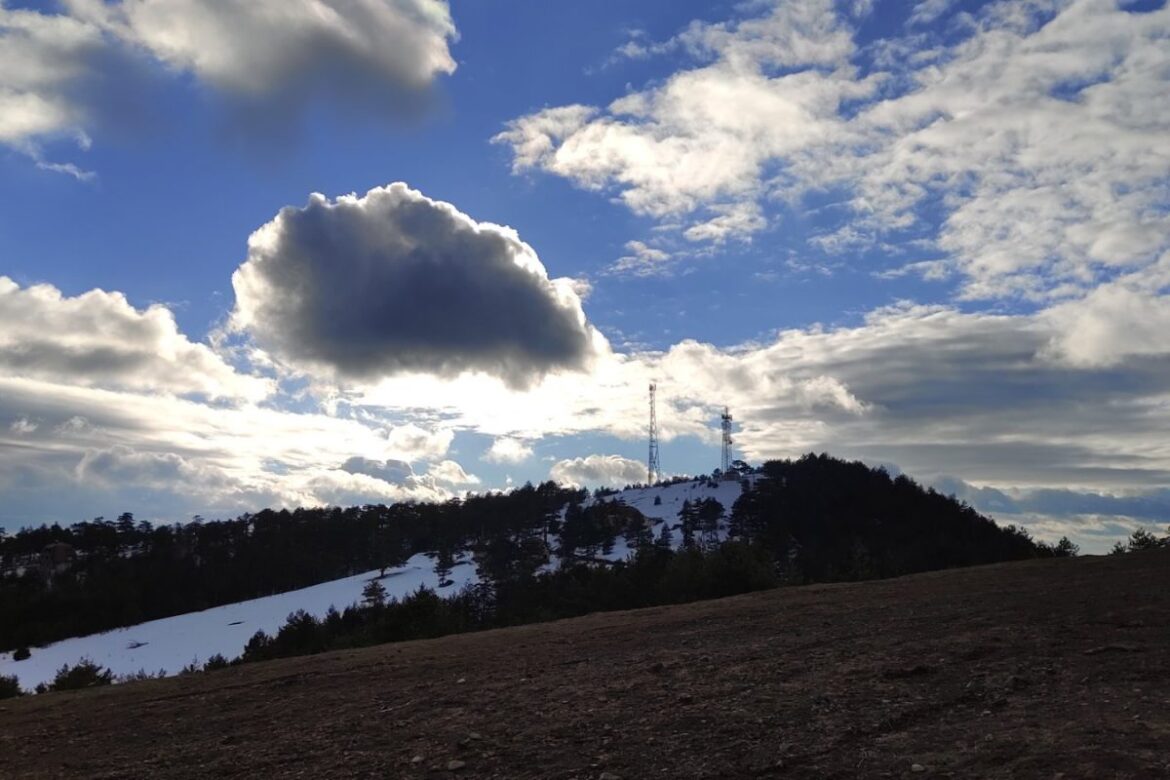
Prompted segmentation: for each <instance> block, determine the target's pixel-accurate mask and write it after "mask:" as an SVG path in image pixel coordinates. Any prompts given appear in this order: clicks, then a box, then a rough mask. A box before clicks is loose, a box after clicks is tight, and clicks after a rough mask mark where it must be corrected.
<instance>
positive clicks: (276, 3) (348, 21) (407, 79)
mask: <svg viewBox="0 0 1170 780" xmlns="http://www.w3.org/2000/svg"><path fill="white" fill-rule="evenodd" d="M67 5H68V7H69V8H70V10H71V11H72V12H73V14H74V15H75V16H77V17H79V18H81V19H84V20H86V21H88V22H92V23H94V24H97V25H100V26H101V27H102V28H104V29H106V30H109V31H111V32H112V33H114V34H115V35H117V36H118V37H119V38H121V39H123V40H125V41H127V42H128V43H131V44H133V45H135V46H140V47H142V48H144V49H146V50H148V51H150V52H151V53H152V54H153V55H154V56H155V57H157V58H158V59H159V60H161V61H162V62H164V63H166V64H167V65H169V66H171V67H172V68H175V69H176V70H183V71H190V72H192V73H194V74H195V75H196V76H197V77H198V78H199V79H201V80H204V81H207V82H208V83H211V84H214V85H215V86H217V87H219V88H221V89H224V90H229V91H232V92H238V93H244V94H254V95H264V94H271V93H281V92H288V91H298V92H300V91H303V90H322V91H324V90H326V89H329V88H344V87H346V84H345V83H344V82H343V81H342V79H345V78H357V79H371V80H374V81H375V82H376V83H379V84H381V85H383V86H384V87H387V88H407V89H423V88H426V87H427V86H429V85H430V83H431V82H432V80H433V79H434V78H435V77H436V76H439V75H442V74H450V73H453V72H454V71H455V61H454V59H452V57H451V53H450V51H449V50H448V41H450V40H452V39H454V38H455V37H456V31H455V25H454V23H453V22H452V21H451V13H450V10H449V9H448V7H447V3H446V2H445V0H395V1H394V2H385V1H384V0H121V1H120V2H115V3H105V2H100V0H67Z"/></svg>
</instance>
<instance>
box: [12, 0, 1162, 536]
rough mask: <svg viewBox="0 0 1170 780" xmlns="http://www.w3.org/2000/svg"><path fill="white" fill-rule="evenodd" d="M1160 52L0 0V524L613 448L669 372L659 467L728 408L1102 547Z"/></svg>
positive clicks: (832, 11)
mask: <svg viewBox="0 0 1170 780" xmlns="http://www.w3.org/2000/svg"><path fill="white" fill-rule="evenodd" d="M1167 81H1170V10H1168V9H1167V8H1166V6H1165V3H1164V2H1153V1H1149V0H1143V1H1142V2H1130V3H1126V2H1119V1H1118V2H1115V1H1114V0H1003V1H1002V2H968V1H962V2H960V1H956V0H925V1H924V2H919V3H896V2H893V0H872V1H867V0H849V1H848V2H845V1H842V2H832V1H831V0H793V1H792V2H778V1H776V2H767V1H764V0H758V1H756V2H748V3H739V2H716V3H711V2H703V3H699V2H677V0H670V1H669V2H668V1H667V0H652V1H650V0H648V1H646V2H636V3H634V2H631V3H592V4H564V3H538V2H496V3H483V2H475V1H474V0H452V2H450V4H449V5H448V4H446V3H444V2H441V1H440V0H393V1H391V0H360V1H358V2H351V3H342V2H332V1H326V0H297V2H251V3H244V2H214V3H213V2H209V0H117V1H115V2H105V3H101V2H92V1H91V0H69V2H61V3H56V2H38V3H27V2H12V1H11V0H9V2H0V204H3V207H2V208H0V276H2V277H5V279H4V280H3V281H0V366H2V367H3V371H2V372H0V374H2V375H3V378H0V464H3V466H4V468H3V469H0V492H2V493H3V495H4V496H5V501H4V502H3V507H2V508H0V525H6V526H8V527H17V526H20V525H23V524H28V523H35V522H42V521H53V520H59V521H62V522H73V521H76V520H79V519H83V518H88V517H92V516H96V515H115V514H117V513H119V512H121V511H134V512H135V513H136V514H138V515H139V516H142V517H147V518H151V519H157V520H175V519H181V518H184V517H188V516H190V515H192V514H196V513H198V514H202V515H205V516H208V515H211V516H214V515H217V514H231V513H234V512H239V511H245V510H254V509H256V508H258V507H259V506H263V505H275V504H285V505H289V504H298V503H349V502H366V501H392V500H400V499H409V498H419V499H427V498H436V499H437V498H443V497H445V496H448V495H458V494H460V493H462V492H463V491H465V490H483V489H490V488H500V487H505V486H506V485H507V484H509V481H511V482H523V481H524V480H533V481H536V480H542V479H546V478H548V477H550V476H552V477H554V478H558V479H562V480H566V481H574V482H585V483H588V484H591V485H592V484H601V483H604V482H609V483H625V482H627V481H631V480H633V479H635V478H637V475H638V473H639V470H640V469H641V468H642V465H641V464H642V463H643V462H644V458H645V440H644V425H645V403H646V399H645V389H646V384H647V383H648V382H649V381H651V380H656V381H658V382H659V384H660V387H661V391H660V392H661V408H660V410H659V416H660V419H661V420H662V425H663V434H664V439H665V441H664V443H663V452H662V459H663V466H664V468H665V469H666V470H667V471H668V472H673V473H693V472H699V471H707V470H710V468H712V467H713V466H714V465H716V464H717V462H718V412H719V411H720V408H721V407H722V405H723V404H728V405H730V406H732V408H733V413H735V415H736V418H737V420H738V421H739V430H738V433H737V438H738V441H739V444H740V448H741V449H740V453H741V454H742V455H743V456H744V457H746V458H748V459H750V460H754V461H760V460H763V459H765V458H770V457H791V456H796V455H799V454H801V453H802V452H806V451H809V450H818V451H820V450H827V451H829V452H832V453H835V454H839V455H842V456H845V457H857V458H862V459H864V460H866V461H867V462H870V463H874V464H877V463H883V464H888V465H889V466H890V467H891V468H898V469H904V470H905V471H906V472H908V473H910V474H912V475H914V476H916V477H918V478H919V479H921V480H922V481H923V482H926V483H929V484H937V485H939V486H940V487H945V489H946V490H947V492H954V493H956V494H958V495H960V496H961V497H963V498H965V499H967V500H969V501H971V502H972V503H974V504H976V506H980V507H981V508H984V509H986V510H987V511H989V512H992V513H993V514H996V516H997V517H1000V518H1001V519H1004V520H1006V521H1010V522H1017V523H1022V524H1025V525H1027V526H1028V527H1030V528H1032V529H1033V531H1034V532H1035V533H1036V534H1037V535H1038V536H1041V537H1044V538H1055V537H1057V536H1060V535H1061V534H1064V533H1067V534H1069V535H1070V536H1073V537H1074V538H1076V539H1078V540H1079V541H1081V542H1082V543H1084V544H1085V545H1086V547H1088V548H1090V549H1092V548H1100V547H1102V546H1107V545H1108V543H1109V540H1111V539H1112V538H1114V537H1116V536H1118V535H1122V536H1123V535H1125V534H1127V533H1128V530H1129V529H1132V528H1133V527H1136V526H1138V525H1147V526H1149V525H1161V524H1164V522H1165V521H1166V520H1167V513H1168V512H1170V489H1168V487H1167V486H1168V485H1170V445H1168V444H1167V443H1166V442H1167V441H1170V439H1167V437H1166V436H1165V435H1164V432H1165V431H1166V429H1167V423H1170V354H1167V347H1166V343H1167V342H1166V339H1165V337H1164V334H1165V332H1167V329H1170V302H1168V300H1167V297H1166V292H1167V287H1168V285H1170V238H1168V236H1170V185H1168V184H1167V182H1168V181H1170V163H1168V162H1167V161H1168V160H1170V140H1168V139H1170V106H1168V105H1167V101H1166V100H1165V99H1164V97H1162V96H1163V95H1164V94H1165V92H1166V88H1167ZM394 182H402V183H403V184H402V185H396V186H393V187H391V186H390V185H391V184H392V183H394ZM312 193H320V197H314V198H313V199H310V196H311V194H312ZM349 194H353V197H346V196H348V195H349ZM282 209H285V211H282ZM499 226H506V228H507V229H505V228H503V227H499Z"/></svg>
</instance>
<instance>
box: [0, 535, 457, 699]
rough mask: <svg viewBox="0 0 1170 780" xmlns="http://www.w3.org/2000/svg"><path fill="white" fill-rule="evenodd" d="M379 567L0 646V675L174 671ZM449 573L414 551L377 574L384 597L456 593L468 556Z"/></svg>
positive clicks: (354, 591) (270, 627) (342, 590)
mask: <svg viewBox="0 0 1170 780" xmlns="http://www.w3.org/2000/svg"><path fill="white" fill-rule="evenodd" d="M378 574H379V571H378V570H376V569H375V570H374V571H368V572H366V573H364V574H358V575H355V576H353V577H346V578H345V579H341V580H333V581H332V582H323V583H321V584H320V585H314V586H312V587H309V588H302V589H301V590H293V591H288V592H287V593H278V594H277V595H275V596H265V597H264V598H258V599H252V600H250V601H241V602H239V603H236V604H227V605H225V606H222V607H212V608H211V609H205V610H203V611H202V612H188V613H187V614H185V615H175V616H174V617H168V618H161V619H159V620H151V621H150V622H148V623H140V624H138V625H136V626H130V627H129V628H117V629H114V630H113V631H106V632H105V633H101V634H91V635H90V636H81V637H74V638H71V639H63V640H61V641H60V642H55V643H53V644H51V645H48V646H46V647H34V648H32V656H31V657H30V658H26V659H25V660H23V661H14V660H12V654H11V653H0V675H16V677H17V679H19V680H20V687H21V688H23V689H24V690H26V691H31V690H32V689H33V688H34V687H36V685H37V684H39V683H42V682H46V683H47V682H50V681H52V679H53V677H54V675H56V673H57V670H58V669H60V668H61V667H62V666H63V665H65V664H69V665H71V666H72V665H73V664H76V663H77V662H78V661H79V660H80V659H82V658H88V659H89V660H91V661H93V662H94V663H96V664H98V665H99V666H104V667H106V668H107V669H109V670H110V671H112V672H113V673H114V675H115V676H118V675H125V674H134V673H135V672H138V671H139V670H144V671H147V672H150V673H151V674H157V673H158V672H159V671H160V670H161V671H165V672H166V673H167V674H178V672H179V671H180V670H181V669H182V668H183V667H184V666H186V665H187V664H189V663H191V662H192V661H196V662H197V663H198V664H199V665H202V664H203V663H204V662H205V661H206V660H207V659H208V658H210V657H211V656H213V655H215V654H216V653H219V654H221V655H223V656H224V657H225V658H227V659H228V660H231V659H232V658H235V657H236V656H238V655H240V653H242V652H244V645H246V644H247V643H248V640H249V639H251V638H252V635H253V634H255V633H256V632H257V631H264V632H265V633H267V634H270V635H271V634H275V633H276V631H277V630H279V629H280V627H281V626H282V625H284V622H285V620H286V619H287V618H288V616H289V615H290V614H291V613H293V612H296V611H297V610H298V609H303V610H304V611H306V612H308V613H309V614H310V615H314V616H316V617H321V616H322V615H324V614H325V613H326V612H328V611H329V607H336V608H337V609H338V610H343V609H345V608H346V607H348V606H350V605H351V604H353V603H355V602H358V601H361V598H362V588H364V587H365V585H366V583H367V582H369V581H370V580H371V579H374V578H376V577H377V576H378ZM450 579H451V581H452V584H450V585H447V586H446V587H443V588H440V587H439V579H438V577H436V576H435V563H434V560H433V558H431V557H428V556H427V555H426V554H422V553H420V554H418V555H415V556H413V557H411V558H410V559H409V560H408V561H407V562H406V563H405V564H403V565H402V566H400V567H398V568H395V569H389V570H387V572H386V577H385V578H384V579H383V580H382V581H381V582H382V585H383V586H384V587H385V588H386V595H387V597H388V598H389V597H399V598H401V597H402V596H405V595H408V594H410V593H412V592H414V591H416V590H418V588H419V586H420V585H425V586H426V587H428V588H430V589H432V590H434V591H436V592H437V593H440V594H444V595H445V594H449V593H456V592H458V591H459V589H460V588H462V587H463V586H464V585H466V584H468V583H472V582H475V581H476V580H477V579H478V578H477V577H476V574H475V566H474V564H472V563H471V562H470V561H469V560H467V559H466V557H465V556H461V557H460V558H459V559H458V561H457V565H456V566H455V567H454V569H452V571H451V575H450Z"/></svg>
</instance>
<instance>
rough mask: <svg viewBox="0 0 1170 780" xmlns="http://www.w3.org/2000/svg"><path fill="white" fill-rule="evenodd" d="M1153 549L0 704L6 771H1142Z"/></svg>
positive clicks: (1160, 753)
mask: <svg viewBox="0 0 1170 780" xmlns="http://www.w3.org/2000/svg"><path fill="white" fill-rule="evenodd" d="M1168 616H1170V555H1168V554H1167V553H1165V552H1153V553H1145V554H1142V553H1132V554H1130V555H1124V556H1109V557H1103V558H1077V559H1058V560H1037V561H1029V562H1023V563H1011V564H997V565H993V566H984V567H975V568H968V569H960V570H950V571H945V572H935V573H929V574H921V575H915V576H910V577H903V578H899V579H892V580H884V581H874V582H866V583H859V584H843V585H818V586H808V587H800V588H783V589H779V590H773V591H766V592H760V593H754V594H749V595H745V596H737V597H733V598H729V599H722V600H718V601H709V602H700V603H694V604H687V605H680V606H672V607H661V608H653V609H645V610H637V611H632V612H621V613H606V614H597V615H592V616H588V617H585V618H579V619H575V620H567V621H560V622H556V623H548V624H541V625H531V626H523V627H519V628H512V629H503V630H497V631H489V632H483V633H478V634H465V635H459V636H451V637H445V638H442V639H436V640H427V641H419V642H409V643H399V644H393V645H384V646H379V647H373V648H366V649H362V650H355V651H345V652H337V653H329V654H325V655H319V656H312V657H305V658H294V659H285V660H280V661H274V662H270V663H263V664H252V665H246V666H242V667H235V668H231V669H227V670H223V671H219V672H213V673H208V674H203V675H196V676H192V677H182V678H175V679H169V680H158V681H149V682H145V683H134V684H130V685H124V686H115V687H113V688H104V689H97V690H91V691H85V692H80V693H62V694H49V695H46V696H38V697H32V698H28V699H21V700H15V701H8V702H3V704H2V706H0V776H3V777H61V776H75V777H105V778H131V777H158V778H188V777H191V778H194V777H211V776H228V777H340V778H347V777H379V778H384V777H401V778H424V777H469V778H471V777H474V778H518V779H523V778H564V779H566V780H567V778H580V779H581V780H585V779H586V778H610V779H612V778H625V780H630V779H631V778H641V777H671V778H700V777H708V778H714V777H795V778H812V777H817V778H823V777H838V778H854V777H858V778H878V777H901V776H911V775H917V776H923V777H958V778H967V777H971V778H975V777H979V778H1007V777H1018V778H1056V777H1063V778H1089V777H1110V778H1145V777H1163V776H1166V775H1167V773H1170V757H1168V756H1167V753H1166V750H1165V746H1166V744H1167V738H1168V737H1170V675H1168V674H1167V669H1170V617H1168Z"/></svg>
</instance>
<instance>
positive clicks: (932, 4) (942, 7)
mask: <svg viewBox="0 0 1170 780" xmlns="http://www.w3.org/2000/svg"><path fill="white" fill-rule="evenodd" d="M954 4H955V0H922V2H920V3H918V4H917V5H915V6H914V9H913V10H912V11H911V12H910V20H909V21H908V22H907V24H909V25H911V26H913V25H916V24H930V23H931V22H933V21H935V20H936V19H938V18H939V17H940V16H942V15H943V14H945V13H946V12H947V11H949V10H951V7H952V6H954Z"/></svg>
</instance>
